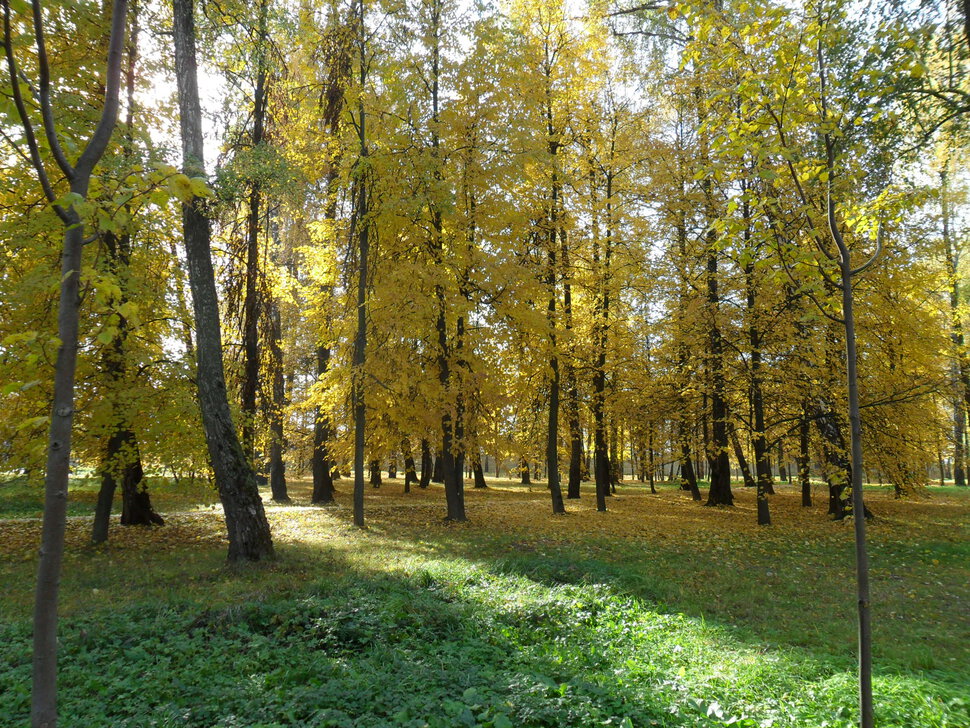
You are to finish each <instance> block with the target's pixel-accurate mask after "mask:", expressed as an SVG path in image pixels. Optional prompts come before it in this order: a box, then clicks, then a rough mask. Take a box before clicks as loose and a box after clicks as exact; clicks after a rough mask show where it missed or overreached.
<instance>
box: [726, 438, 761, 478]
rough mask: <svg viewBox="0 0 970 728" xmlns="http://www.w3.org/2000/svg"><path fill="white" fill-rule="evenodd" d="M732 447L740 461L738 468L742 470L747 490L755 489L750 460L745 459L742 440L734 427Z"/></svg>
mask: <svg viewBox="0 0 970 728" xmlns="http://www.w3.org/2000/svg"><path fill="white" fill-rule="evenodd" d="M731 445H733V446H734V457H735V458H736V459H737V461H738V467H739V468H740V469H741V477H743V478H744V487H745V488H754V487H755V486H756V483H755V482H754V478H753V477H751V468H749V467H748V459H747V458H746V457H744V449H743V448H742V447H741V440H740V439H739V438H738V432H737V430H736V429H734V428H733V427H732V428H731Z"/></svg>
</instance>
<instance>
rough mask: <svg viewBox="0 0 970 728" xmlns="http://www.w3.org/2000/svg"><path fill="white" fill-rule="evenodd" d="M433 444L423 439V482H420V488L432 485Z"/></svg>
mask: <svg viewBox="0 0 970 728" xmlns="http://www.w3.org/2000/svg"><path fill="white" fill-rule="evenodd" d="M431 459H432V458H431V444H430V443H429V442H428V441H427V440H426V439H424V438H422V439H421V480H419V481H418V487H419V488H427V487H428V486H429V485H430V484H431V470H432V467H433V466H432V464H431Z"/></svg>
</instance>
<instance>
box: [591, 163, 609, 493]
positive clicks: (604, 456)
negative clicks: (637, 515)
mask: <svg viewBox="0 0 970 728" xmlns="http://www.w3.org/2000/svg"><path fill="white" fill-rule="evenodd" d="M591 182H592V180H591ZM612 182H613V180H612V176H608V177H607V216H608V217H607V227H606V239H605V240H604V244H603V258H602V268H601V272H600V276H599V280H598V282H597V283H598V286H599V291H598V292H597V298H596V309H597V310H596V312H595V314H596V318H595V321H594V327H595V328H594V337H595V338H594V342H595V345H596V358H595V360H594V361H595V364H594V368H593V401H592V410H593V479H594V482H595V484H596V510H597V511H605V510H606V499H607V497H608V496H609V495H610V486H611V484H612V482H613V474H612V473H611V472H610V471H611V468H610V452H609V442H608V439H607V431H606V364H607V352H606V350H607V346H608V344H609V323H610V265H611V263H612V255H613V251H612V220H611V218H612V208H611V205H612ZM594 209H595V200H594ZM595 227H596V222H595V220H594V228H595ZM593 265H594V268H600V252H599V245H598V243H597V242H596V240H595V238H594V242H593Z"/></svg>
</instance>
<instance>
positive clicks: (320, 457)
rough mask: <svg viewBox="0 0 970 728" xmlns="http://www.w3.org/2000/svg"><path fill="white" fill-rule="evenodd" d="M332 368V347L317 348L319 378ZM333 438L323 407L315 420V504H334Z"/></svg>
mask: <svg viewBox="0 0 970 728" xmlns="http://www.w3.org/2000/svg"><path fill="white" fill-rule="evenodd" d="M329 368H330V347H328V346H318V347H317V377H318V378H319V377H321V376H323V375H324V374H326V373H327V370H328V369H329ZM332 437H333V429H332V425H331V423H330V415H329V414H327V413H326V412H325V411H324V409H323V408H322V407H317V408H316V410H315V416H314V420H313V457H312V458H311V461H310V462H311V466H312V469H313V502H314V503H317V504H324V503H333V494H334V487H333V469H334V467H335V465H336V463H334V462H333V460H332V459H331V457H330V450H329V443H330V440H331V438H332Z"/></svg>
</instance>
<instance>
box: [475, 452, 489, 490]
mask: <svg viewBox="0 0 970 728" xmlns="http://www.w3.org/2000/svg"><path fill="white" fill-rule="evenodd" d="M472 477H473V478H474V479H475V487H476V488H479V489H481V488H487V487H488V483H486V482H485V470H484V469H483V468H482V456H481V454H480V453H478V452H477V451H476V453H475V456H474V457H473V458H472Z"/></svg>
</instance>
